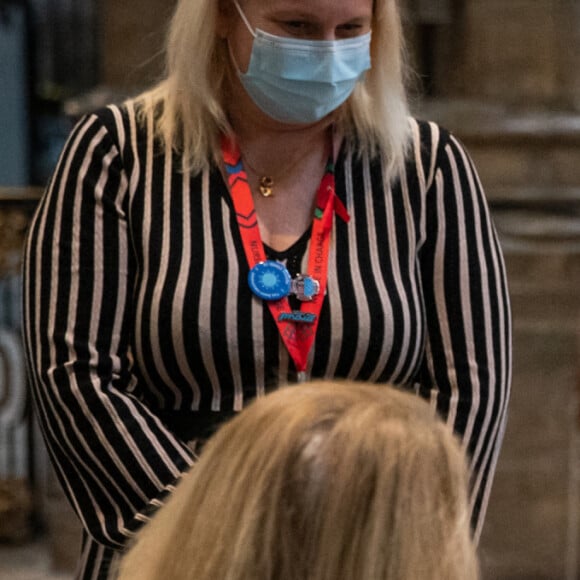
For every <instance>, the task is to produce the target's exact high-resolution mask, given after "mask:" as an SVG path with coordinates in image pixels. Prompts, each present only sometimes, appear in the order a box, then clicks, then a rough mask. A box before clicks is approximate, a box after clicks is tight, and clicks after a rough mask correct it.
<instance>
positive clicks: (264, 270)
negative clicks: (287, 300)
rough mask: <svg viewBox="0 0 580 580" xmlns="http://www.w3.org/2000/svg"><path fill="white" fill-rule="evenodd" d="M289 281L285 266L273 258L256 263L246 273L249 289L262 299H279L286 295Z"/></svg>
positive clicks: (288, 289)
mask: <svg viewBox="0 0 580 580" xmlns="http://www.w3.org/2000/svg"><path fill="white" fill-rule="evenodd" d="M291 282H292V279H291V277H290V273H289V272H288V270H287V269H286V266H284V264H282V263H281V262H276V261H274V260H267V261H266V262H260V263H259V264H256V265H255V266H254V267H253V268H252V269H251V270H250V273H249V274H248V283H249V285H250V289H251V290H252V292H253V293H254V294H255V295H256V296H257V297H258V298H261V299H262V300H280V299H281V298H284V297H285V296H288V294H290V286H291Z"/></svg>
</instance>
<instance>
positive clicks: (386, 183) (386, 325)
mask: <svg viewBox="0 0 580 580" xmlns="http://www.w3.org/2000/svg"><path fill="white" fill-rule="evenodd" d="M363 184H364V190H365V191H366V192H369V193H368V194H367V197H366V199H367V220H368V223H369V224H374V223H375V214H374V211H373V209H374V208H373V203H372V200H373V193H372V191H371V190H372V182H371V171H370V163H369V160H368V158H367V157H365V159H364V165H363ZM383 187H384V196H385V199H387V198H390V197H391V196H392V194H393V192H392V190H391V185H390V180H389V178H388V177H387V176H386V172H383ZM385 210H386V203H385ZM385 221H387V217H386V215H385ZM368 234H369V254H370V260H371V270H372V272H374V275H373V278H374V280H375V282H376V284H377V291H378V293H379V298H380V302H381V304H382V306H383V341H382V345H381V354H380V356H379V358H378V360H377V364H376V366H375V370H374V371H373V372H372V373H371V375H370V376H369V382H371V383H373V382H376V381H377V380H378V378H379V376H380V375H381V374H382V372H383V371H384V370H385V366H386V364H387V361H388V359H389V356H390V355H391V353H392V349H393V340H394V336H393V332H394V327H393V305H392V303H391V299H390V297H389V293H388V290H387V286H386V284H385V280H384V278H383V274H382V271H381V264H380V258H379V256H380V253H381V252H380V250H379V242H378V237H377V230H376V228H374V227H369V229H368ZM373 340H376V337H373Z"/></svg>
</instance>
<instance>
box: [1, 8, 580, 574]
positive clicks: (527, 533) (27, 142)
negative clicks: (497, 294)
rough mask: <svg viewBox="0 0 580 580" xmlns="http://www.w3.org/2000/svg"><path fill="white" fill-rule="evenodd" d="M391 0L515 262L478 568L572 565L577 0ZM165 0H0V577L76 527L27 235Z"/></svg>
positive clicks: (160, 20)
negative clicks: (500, 434)
mask: <svg viewBox="0 0 580 580" xmlns="http://www.w3.org/2000/svg"><path fill="white" fill-rule="evenodd" d="M401 1H402V4H403V8H404V11H405V28H406V32H407V37H408V45H409V47H408V48H409V58H410V60H411V62H412V64H413V68H414V70H415V71H416V75H415V76H414V78H413V79H412V80H413V84H414V87H415V90H414V96H413V107H414V109H415V111H416V113H417V115H418V116H421V117H423V118H430V119H433V120H436V121H438V122H440V123H441V124H443V125H444V126H446V127H447V128H449V129H451V130H452V131H453V132H454V133H455V134H456V135H457V136H458V137H459V138H460V139H462V140H463V142H464V143H465V144H466V145H467V147H468V149H469V151H470V153H471V155H472V157H473V158H474V161H475V164H476V166H477V167H478V169H479V172H480V176H481V179H482V182H483V184H484V187H485V189H486V191H487V195H488V198H489V201H490V204H491V207H492V211H493V214H494V219H495V223H496V227H497V229H498V231H499V234H500V239H501V242H502V246H503V249H504V252H505V257H506V263H507V268H508V274H509V278H510V289H511V296H512V303H513V313H514V350H515V353H514V376H513V390H512V402H511V411H510V420H509V424H508V429H507V433H506V438H505V444H504V450H503V453H502V455H501V458H500V462H499V466H498V472H497V476H496V482H495V487H494V489H493V492H492V497H491V501H490V508H489V512H488V519H487V523H486V527H485V530H484V534H483V538H482V542H481V558H482V568H483V576H484V580H577V579H578V578H580V565H579V558H580V556H579V554H580V533H579V532H580V437H579V427H580V410H579V407H578V395H579V392H580V341H579V320H580V300H579V298H578V292H579V291H578V289H579V288H580V1H579V0H401ZM174 3H175V2H174V1H173V0H172V1H169V2H167V1H162V0H140V1H137V0H124V1H123V2H119V1H114V0H100V1H99V2H97V1H96V0H30V1H28V2H26V1H18V0H0V103H1V104H0V124H2V126H3V127H9V128H10V130H11V131H12V133H11V132H10V131H6V130H4V131H0V153H2V155H0V362H1V363H2V364H0V542H1V543H0V579H6V580H8V579H10V580H19V579H20V580H34V579H37V578H38V579H41V578H55V579H56V578H59V579H62V580H65V579H67V578H70V577H71V575H72V572H71V570H72V567H73V565H74V560H75V558H76V551H77V546H78V533H79V530H78V524H77V522H76V519H75V517H74V516H73V515H72V513H71V511H70V508H69V507H68V505H67V504H66V502H65V500H64V499H63V496H62V493H61V492H60V490H59V488H58V485H57V483H56V481H55V478H54V474H53V472H52V470H51V469H50V467H49V466H48V464H47V461H46V454H45V452H44V450H43V448H42V444H41V441H40V438H39V435H38V432H37V431H36V428H35V427H34V425H33V423H31V422H30V420H29V408H28V404H27V401H26V393H25V388H24V387H23V386H22V384H21V383H22V380H21V379H18V377H21V376H22V374H21V372H22V366H21V364H22V363H21V358H19V357H21V347H20V345H19V344H18V339H17V337H18V335H19V325H20V321H19V318H18V306H17V304H18V303H19V300H20V296H19V286H18V275H19V274H18V268H19V263H18V262H19V251H20V247H21V243H22V236H23V234H24V230H25V227H26V223H27V220H28V219H29V216H30V213H31V212H32V211H33V209H34V206H35V204H36V202H37V199H38V196H39V194H40V191H41V188H42V186H43V185H44V183H45V182H46V179H47V178H48V175H49V174H50V171H51V170H52V167H53V164H54V161H55V157H56V155H58V152H59V151H60V148H61V147H62V144H63V142H64V139H65V138H66V135H67V133H68V131H69V130H70V126H71V123H72V120H73V118H74V117H76V116H77V115H79V114H81V113H82V112H83V111H85V110H87V109H90V108H94V107H95V106H100V105H101V104H102V103H104V102H106V101H108V100H111V99H113V100H114V99H117V98H121V97H123V96H125V95H129V94H131V93H134V92H137V91H138V90H140V89H141V88H142V87H144V86H146V85H148V84H149V83H151V82H153V81H154V80H155V79H156V78H158V77H159V75H160V74H161V71H162V67H163V61H162V57H161V52H160V51H161V47H162V40H163V35H164V31H165V26H166V22H167V19H168V18H169V15H170V13H171V10H172V7H173V5H174ZM22 23H25V24H26V25H25V26H21V25H22ZM9 59H10V62H11V63H12V62H14V61H15V59H16V62H20V64H19V65H18V66H13V67H9V66H7V65H8V60H9ZM18 59H20V61H18ZM5 65H6V66H5ZM23 70H24V71H26V74H22V71H23ZM10 75H11V76H10ZM19 120H20V121H19ZM17 122H20V125H17V124H15V123H17ZM9 123H11V124H9ZM16 145H18V147H16ZM8 153H10V155H8ZM18 155H20V157H18ZM15 337H16V338H15ZM19 352H20V354H19ZM6 401H8V402H6Z"/></svg>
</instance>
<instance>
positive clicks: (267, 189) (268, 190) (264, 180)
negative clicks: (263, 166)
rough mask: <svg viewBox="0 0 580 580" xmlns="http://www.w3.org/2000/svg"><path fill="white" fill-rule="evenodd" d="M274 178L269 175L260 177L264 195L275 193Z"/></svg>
mask: <svg viewBox="0 0 580 580" xmlns="http://www.w3.org/2000/svg"><path fill="white" fill-rule="evenodd" d="M273 188H274V180H273V179H272V178H271V177H270V176H269V175H263V176H262V177H260V193H261V194H262V196H263V197H272V196H273V195H274V190H273Z"/></svg>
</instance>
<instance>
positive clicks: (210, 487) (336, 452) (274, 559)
mask: <svg viewBox="0 0 580 580" xmlns="http://www.w3.org/2000/svg"><path fill="white" fill-rule="evenodd" d="M466 492H467V472H466V467H465V461H464V456H463V453H462V452H461V449H460V447H459V445H458V443H457V442H456V441H455V440H454V438H453V435H452V434H451V432H450V430H449V429H448V428H447V427H446V426H445V425H444V424H443V423H442V422H440V421H439V420H438V419H436V418H435V417H434V415H433V412H432V411H431V410H430V409H429V406H428V405H427V404H426V403H424V402H423V401H421V400H419V399H418V398H416V397H414V396H412V395H410V394H408V393H404V392H398V391H397V390H395V389H392V388H388V387H386V388H377V387H376V386H368V385H364V386H363V385H362V384H358V385H357V384H350V383H348V384H341V383H331V382H326V383H314V384H309V385H302V386H299V387H295V388H285V389H282V390H280V391H278V392H276V393H273V394H270V395H268V396H267V397H265V398H262V399H260V400H259V401H257V402H255V403H253V404H251V405H250V406H249V407H248V409H247V410H245V411H244V412H243V413H241V414H240V415H239V416H238V417H236V418H235V419H233V420H232V421H230V422H229V423H228V424H227V425H225V426H224V427H223V428H222V429H220V431H219V432H218V433H217V435H216V436H215V437H214V438H213V439H211V440H210V441H209V443H208V444H207V448H206V450H204V452H203V454H202V456H201V459H200V460H199V462H198V463H197V464H196V465H195V467H194V468H193V469H192V470H191V472H190V473H189V474H188V475H186V476H185V477H184V479H183V481H182V482H181V483H180V485H179V487H178V488H177V491H176V492H175V494H174V495H173V497H172V498H171V499H170V500H169V502H168V503H167V505H166V507H164V508H163V509H162V510H160V511H159V512H158V514H157V515H156V516H155V517H154V518H153V521H152V522H151V523H150V524H148V525H147V526H145V528H143V530H142V531H141V532H140V533H139V534H138V535H137V538H136V542H135V544H134V546H132V548H131V549H130V550H129V553H128V555H127V556H126V557H125V559H124V560H123V561H122V565H121V574H120V580H136V579H139V580H164V579H165V578H171V579H172V580H215V579H216V578H220V579H224V580H226V579H227V580H294V579H296V580H353V579H356V580H476V578H477V577H478V572H477V561H476V556H475V548H474V544H473V542H472V540H471V537H470V529H469V514H468V508H467V493H466Z"/></svg>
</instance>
